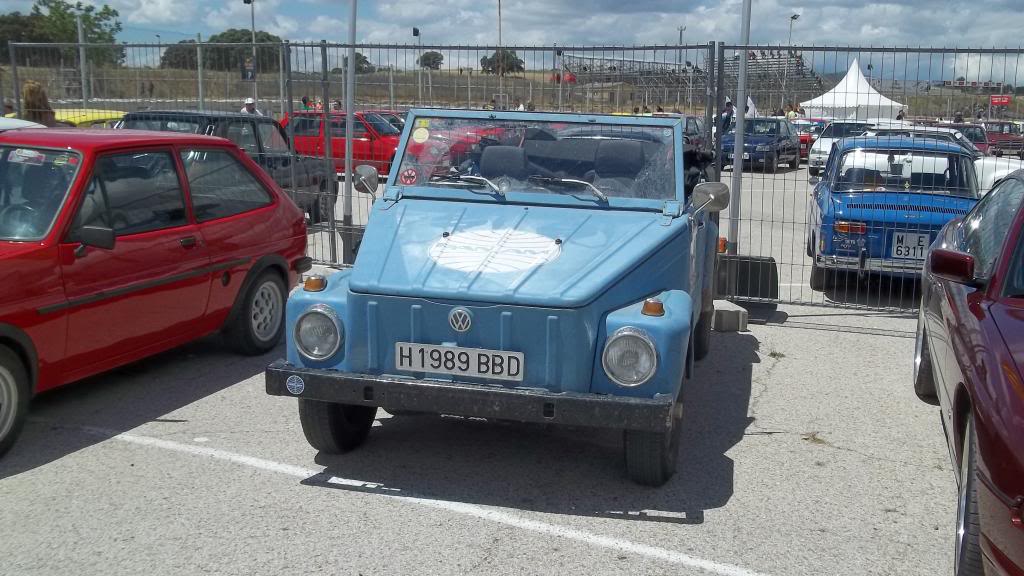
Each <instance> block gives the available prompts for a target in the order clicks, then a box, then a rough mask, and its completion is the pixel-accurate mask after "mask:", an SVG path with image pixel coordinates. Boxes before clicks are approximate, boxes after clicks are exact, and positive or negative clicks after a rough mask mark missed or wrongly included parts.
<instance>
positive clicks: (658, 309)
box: [640, 298, 665, 316]
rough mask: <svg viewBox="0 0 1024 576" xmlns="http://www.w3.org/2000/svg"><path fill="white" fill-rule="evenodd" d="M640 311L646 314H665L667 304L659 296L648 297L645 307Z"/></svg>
mask: <svg viewBox="0 0 1024 576" xmlns="http://www.w3.org/2000/svg"><path fill="white" fill-rule="evenodd" d="M640 313H641V314H643V315H644V316H664V315H665V305H664V304H662V303H661V300H658V299H657V298H648V299H647V300H644V307H643V308H641V309H640Z"/></svg>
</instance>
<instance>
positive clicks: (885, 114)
mask: <svg viewBox="0 0 1024 576" xmlns="http://www.w3.org/2000/svg"><path fill="white" fill-rule="evenodd" d="M800 106H802V107H803V109H804V111H805V112H806V113H807V116H810V117H825V118H843V119H853V118H857V119H861V120H866V119H868V118H895V117H896V115H897V114H898V113H899V111H900V110H901V109H902V108H903V104H900V103H899V102H894V101H892V100H890V99H888V98H886V97H885V96H882V95H881V94H879V93H878V90H875V89H874V88H873V87H872V86H871V84H869V83H868V81H867V78H865V77H864V74H863V73H861V71H860V64H858V63H857V60H854V61H853V63H852V64H850V70H849V71H848V72H847V73H846V77H845V78H843V79H842V81H841V82H839V84H836V87H835V88H833V89H831V90H829V91H828V92H826V93H824V94H822V95H821V96H818V97H817V98H814V99H813V100H808V101H807V102H801V103H800Z"/></svg>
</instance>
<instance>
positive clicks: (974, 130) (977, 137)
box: [959, 126, 986, 143]
mask: <svg viewBox="0 0 1024 576" xmlns="http://www.w3.org/2000/svg"><path fill="white" fill-rule="evenodd" d="M959 130H960V132H961V133H963V135H964V136H967V138H968V139H969V140H970V141H971V142H981V143H984V142H985V141H986V138H985V129H984V128H982V127H981V126H964V127H962V128H960V129H959Z"/></svg>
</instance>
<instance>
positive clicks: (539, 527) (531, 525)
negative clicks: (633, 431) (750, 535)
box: [84, 428, 766, 576]
mask: <svg viewBox="0 0 1024 576" xmlns="http://www.w3.org/2000/svg"><path fill="white" fill-rule="evenodd" d="M84 430H85V431H86V432H89V433H90V434H95V435H97V436H102V437H104V438H110V437H112V438H113V439H114V440H120V441H121V442H128V443H130V444H138V445H141V446H148V447H151V448H160V449H162V450H170V451H172V452H181V453H185V454H192V455H194V456H205V457H207V458H213V459H214V460H221V461H225V462H233V463H235V464H240V465H242V466H248V467H250V468H256V469H259V470H265V471H267V472H274V473H277V474H282V475H285V476H292V477H294V478H301V479H303V480H305V479H307V478H312V477H314V476H320V475H322V474H323V471H322V470H313V469H310V468H303V467H301V466H293V465H291V464H284V463H282V462H274V461H272V460H265V459H263V458H257V457H255V456H246V455H245V454H238V453H235V452H228V451H226V450H219V449H217V448H210V447H208V446H193V445H190V444H182V443H180V442H173V441H171V440H162V439H160V438H151V437H149V436H139V435H137V434H131V433H127V432H125V433H121V434H118V433H116V432H114V431H111V430H103V429H100V428H84ZM327 482H328V483H330V484H341V485H345V486H354V487H359V488H368V489H381V490H382V492H381V493H382V494H385V495H387V496H388V497H390V498H397V499H399V500H404V501H406V502H412V503H415V504H419V505H421V506H427V507H430V508H436V509H439V510H445V511H448V512H453V513H456V514H461V515H464V516H471V517H474V518H479V519H481V520H487V521H489V522H495V523H497V524H504V525H506V526H512V527H514V528H519V529H521V530H528V531H530V532H535V533H538V534H546V535H549V536H557V537H559V538H565V539H567V540H574V541H576V542H580V543H583V544H588V545H590V546H596V547H598V548H606V549H609V550H616V551H619V552H626V553H631V554H636V555H638V556H645V557H647V558H651V559H654V560H660V561H663V562H668V563H670V564H677V565H680V566H687V567H690V568H697V569H699V570H704V571H705V572H710V573H712V574H719V575H721V576H766V575H765V574H762V573H760V572H754V571H752V570H747V569H746V568H742V567H740V566H734V565H732V564H723V563H720V562H714V561H711V560H705V559H703V558H697V557H695V556H690V555H689V554H683V553H682V552H676V551H674V550H668V549H666V548H658V547H656V546H648V545H646V544H637V543H635V542H630V541H628V540H620V539H618V538H611V537H609V536H601V535H600V534H594V533H591V532H585V531H583V530H576V529H574V528H569V527H566V526H558V525H555V524H548V523H545V522H539V521H537V520H530V519H527V518H522V517H520V516H516V515H513V514H509V513H507V512H502V511H500V510H493V509H490V508H485V507H483V506H477V505H475V504H465V503H462V502H449V501H446V500H433V499H430V498H417V497H414V496H399V495H395V494H387V492H388V489H386V488H384V487H383V486H381V485H380V484H377V483H374V482H363V481H360V480H351V479H347V478H338V477H331V478H329V479H328V480H327Z"/></svg>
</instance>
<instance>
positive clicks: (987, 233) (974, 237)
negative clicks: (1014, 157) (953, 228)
mask: <svg viewBox="0 0 1024 576" xmlns="http://www.w3.org/2000/svg"><path fill="white" fill-rule="evenodd" d="M1022 200H1024V184H1022V183H1021V182H1020V180H1017V179H1015V178H1011V179H1009V180H1006V181H1005V182H1003V183H1002V184H1000V185H999V186H996V188H995V189H993V190H992V191H991V192H989V193H988V194H987V195H985V197H984V198H982V199H981V201H980V202H978V204H977V205H976V206H975V207H974V210H971V212H970V213H969V214H967V216H966V217H965V218H964V221H963V224H961V227H962V228H961V230H962V231H963V244H962V246H963V250H964V252H967V253H968V254H970V255H971V256H974V270H975V274H976V275H977V276H978V277H979V278H983V279H984V278H988V277H990V276H991V275H992V272H993V267H994V266H995V263H996V261H997V260H998V259H999V254H1000V252H1001V250H1002V246H1003V241H1004V240H1005V239H1006V235H1007V234H1008V233H1009V229H1010V224H1012V223H1013V219H1014V217H1015V216H1016V215H1017V211H1018V210H1020V204H1021V201H1022Z"/></svg>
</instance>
